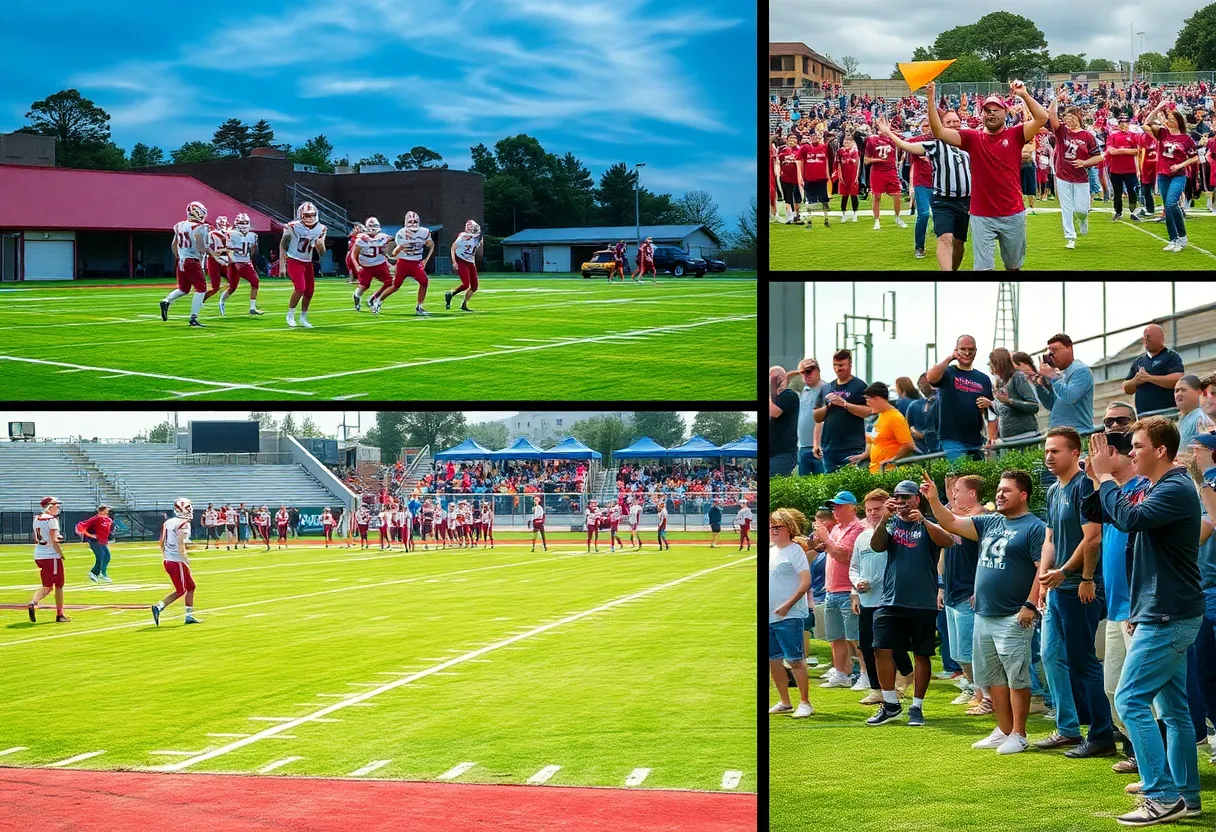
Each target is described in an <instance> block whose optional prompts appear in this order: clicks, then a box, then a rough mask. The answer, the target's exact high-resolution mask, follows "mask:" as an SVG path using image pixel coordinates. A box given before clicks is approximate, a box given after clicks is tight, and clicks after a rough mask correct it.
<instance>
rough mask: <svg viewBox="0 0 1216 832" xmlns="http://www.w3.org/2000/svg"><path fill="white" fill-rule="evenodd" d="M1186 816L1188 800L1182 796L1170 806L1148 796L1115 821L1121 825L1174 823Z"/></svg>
mask: <svg viewBox="0 0 1216 832" xmlns="http://www.w3.org/2000/svg"><path fill="white" fill-rule="evenodd" d="M1185 816H1186V801H1184V800H1183V799H1182V798H1181V797H1180V798H1178V801H1177V802H1176V803H1174V804H1172V805H1169V806H1167V805H1165V804H1164V803H1158V802H1157V801H1156V800H1153V799H1152V798H1151V797H1146V798H1144V802H1143V803H1141V804H1140V805H1139V806H1137V807H1136V808H1135V809H1132V810H1131V811H1130V812H1128V813H1127V814H1126V815H1119V817H1117V818H1115V821H1116V822H1117V823H1118V824H1119V825H1120V826H1155V825H1157V824H1158V823H1172V822H1174V821H1176V820H1178V819H1179V818H1181V817H1185Z"/></svg>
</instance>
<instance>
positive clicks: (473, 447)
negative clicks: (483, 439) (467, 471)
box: [435, 439, 494, 459]
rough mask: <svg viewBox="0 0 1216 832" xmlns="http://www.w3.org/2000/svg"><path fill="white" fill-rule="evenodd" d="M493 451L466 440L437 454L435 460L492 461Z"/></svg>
mask: <svg viewBox="0 0 1216 832" xmlns="http://www.w3.org/2000/svg"><path fill="white" fill-rule="evenodd" d="M493 453H494V452H493V451H491V450H490V449H489V448H483V447H482V446H481V445H479V444H477V443H476V442H474V441H473V440H472V439H466V440H464V441H463V442H461V443H460V444H459V445H457V446H456V447H455V448H448V449H447V450H446V451H440V452H439V453H437V454H435V459H490V458H491V456H492V455H493Z"/></svg>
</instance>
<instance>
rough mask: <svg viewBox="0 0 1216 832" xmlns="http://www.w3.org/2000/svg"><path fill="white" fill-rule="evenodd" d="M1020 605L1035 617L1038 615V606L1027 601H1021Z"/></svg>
mask: <svg viewBox="0 0 1216 832" xmlns="http://www.w3.org/2000/svg"><path fill="white" fill-rule="evenodd" d="M1022 606H1023V607H1025V608H1026V609H1028V610H1030V611H1031V612H1032V613H1034V617H1035V618H1038V617H1039V608H1038V607H1036V606H1035V605H1034V604H1032V603H1030V602H1029V601H1023V602H1022Z"/></svg>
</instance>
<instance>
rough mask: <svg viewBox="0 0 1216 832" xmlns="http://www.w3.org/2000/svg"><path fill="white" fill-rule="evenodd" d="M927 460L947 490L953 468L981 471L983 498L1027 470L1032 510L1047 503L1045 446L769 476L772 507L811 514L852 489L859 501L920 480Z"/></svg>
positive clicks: (963, 471)
mask: <svg viewBox="0 0 1216 832" xmlns="http://www.w3.org/2000/svg"><path fill="white" fill-rule="evenodd" d="M926 464H928V466H929V475H930V476H932V477H933V480H934V482H936V483H937V488H938V491H939V492H940V493H943V495H944V492H945V481H946V474H947V473H948V472H949V471H950V470H954V471H956V472H958V474H959V475H960V476H961V475H963V474H978V475H979V476H981V477H983V478H984V491H983V493H982V494H981V495H980V501H981V502H988V501H989V500H992V499H993V498H994V497H995V495H996V485H997V481H998V480H1000V478H1001V472H1002V471H1004V470H1006V469H1009V468H1013V469H1020V470H1022V471H1026V472H1027V473H1029V474H1030V476H1031V478H1032V479H1033V480H1034V484H1035V486H1034V494H1032V495H1031V498H1030V510H1031V511H1034V512H1036V513H1038V512H1040V511H1041V510H1042V509H1043V506H1044V499H1045V498H1046V496H1047V490H1046V489H1045V488H1043V487H1042V486H1041V484H1040V483H1041V480H1040V477H1041V476H1042V474H1043V471H1044V470H1045V469H1044V467H1043V450H1042V448H1030V449H1026V450H1010V451H1005V453H1004V454H1002V455H1001V457H1000V458H999V459H997V460H994V461H992V462H975V461H974V460H970V459H968V460H965V461H960V462H958V463H955V465H954V466H951V465H950V464H949V463H948V462H946V460H944V459H935V460H932V461H930V462H929V463H923V462H922V463H919V464H913V465H905V466H903V467H902V468H895V469H888V470H887V471H886V472H885V473H883V474H871V473H870V471H869V469H867V468H858V467H856V466H849V467H848V468H844V469H841V470H839V471H837V472H836V473H834V474H821V475H818V476H809V477H796V476H795V477H773V478H772V479H770V480H769V489H768V496H769V508H770V510H772V509H776V508H796V509H798V510H799V511H801V512H802V513H803V514H805V515H806V516H807V518H811V517H814V516H815V512H816V511H817V510H818V509H819V507H820V506H821V505H823V503H824V501H825V500H828V499H831V498H832V497H834V496H835V495H836V492H838V491H851V492H852V493H853V495H854V496H855V497H857V501H858V503H860V502H861V500H862V499H863V498H864V497H865V495H866V494H867V493H868V492H870V491H872V490H873V489H875V488H883V489H886V490H887V491H888V492H889V491H891V489H893V488H894V487H895V486H896V484H898V483H899V481H900V480H913V481H914V482H916V483H918V484H919V483H920V479H921V477H920V472H921V471H922V470H924V466H925V465H926Z"/></svg>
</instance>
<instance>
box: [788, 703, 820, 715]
mask: <svg viewBox="0 0 1216 832" xmlns="http://www.w3.org/2000/svg"><path fill="white" fill-rule="evenodd" d="M813 713H815V709H814V708H812V707H811V703H810V702H799V703H798V710H796V711H794V712H793V713H792V714H790V719H806V718H807V717H808V716H810V715H811V714H813Z"/></svg>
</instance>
